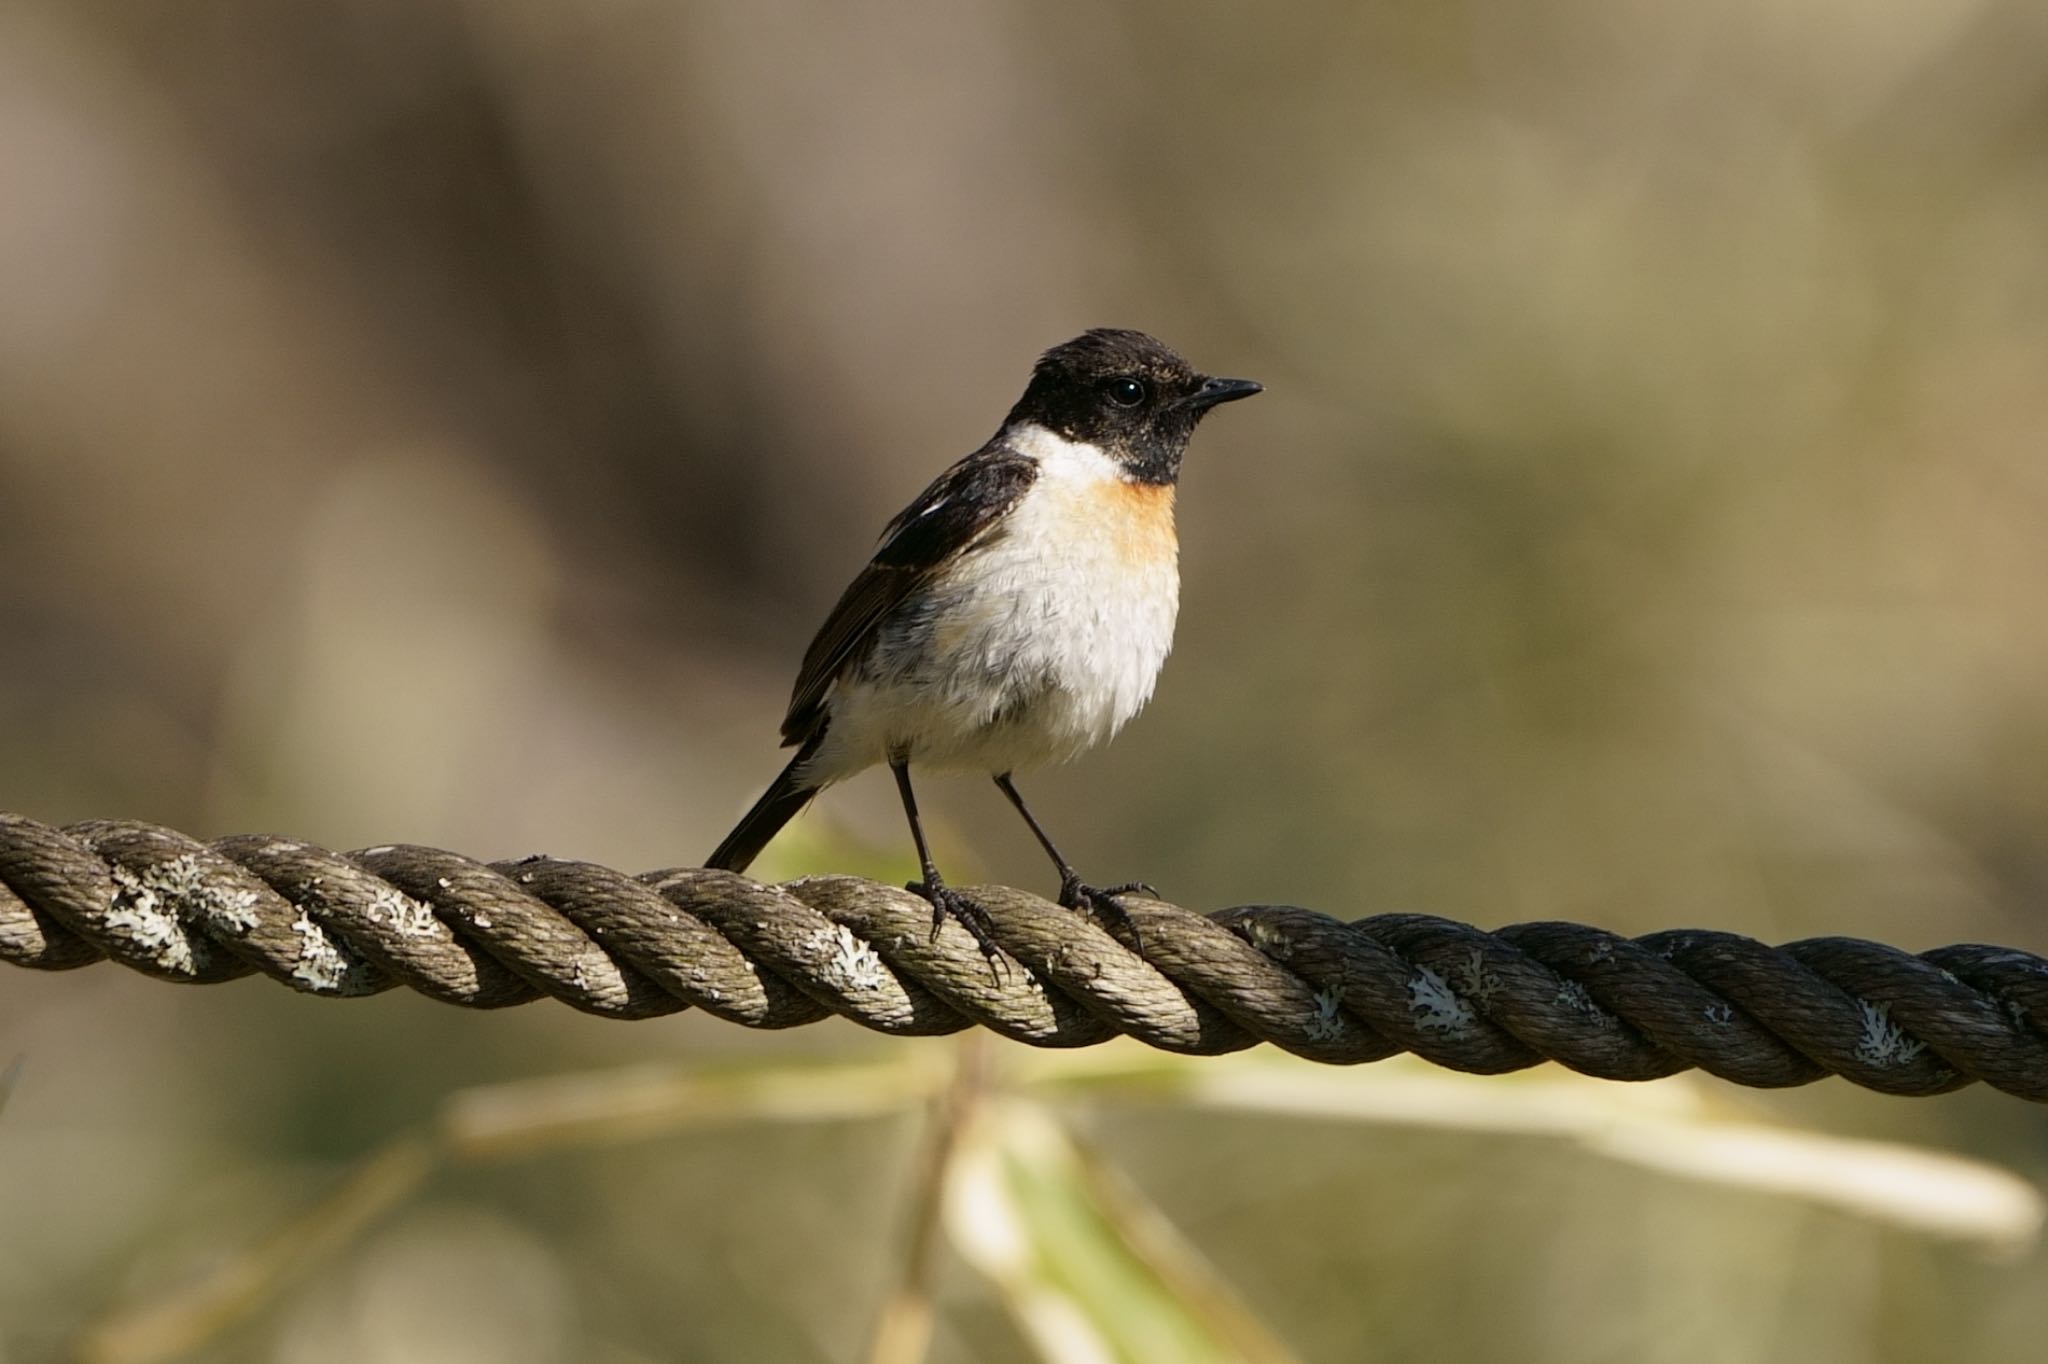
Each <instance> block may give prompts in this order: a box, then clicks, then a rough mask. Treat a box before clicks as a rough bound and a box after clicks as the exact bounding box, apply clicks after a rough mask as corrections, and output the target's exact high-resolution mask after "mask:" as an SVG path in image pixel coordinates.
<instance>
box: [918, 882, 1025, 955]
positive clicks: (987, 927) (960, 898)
mask: <svg viewBox="0 0 2048 1364" xmlns="http://www.w3.org/2000/svg"><path fill="white" fill-rule="evenodd" d="M903 888H904V889H905V890H907V891H909V892H910V893H911V894H913V895H917V896H921V897H923V898H924V899H926V900H929V901H930V902H931V906H932V936H933V937H934V938H936V937H938V936H939V930H940V929H941V928H943V927H945V924H946V920H948V919H951V920H952V921H953V922H954V923H957V924H959V925H960V926H961V927H962V928H964V929H966V930H967V933H968V936H969V937H971V938H973V939H974V945H975V946H976V947H979V948H980V949H981V955H982V957H983V958H984V959H985V960H986V961H987V962H988V973H989V975H990V977H991V978H995V977H997V972H998V968H1002V969H1007V964H1006V962H1005V959H1004V957H1003V954H1002V953H1003V950H1002V948H1001V947H999V946H997V944H996V939H995V920H993V919H991V918H989V916H988V911H987V910H985V909H983V908H982V907H981V906H980V905H978V904H976V903H975V902H974V901H973V900H972V899H970V898H969V897H968V896H965V895H962V894H961V893H960V892H959V891H957V890H954V889H953V888H952V887H951V886H947V885H942V884H940V883H938V882H926V881H911V882H909V883H907V884H906V885H905V886H904V887H903Z"/></svg>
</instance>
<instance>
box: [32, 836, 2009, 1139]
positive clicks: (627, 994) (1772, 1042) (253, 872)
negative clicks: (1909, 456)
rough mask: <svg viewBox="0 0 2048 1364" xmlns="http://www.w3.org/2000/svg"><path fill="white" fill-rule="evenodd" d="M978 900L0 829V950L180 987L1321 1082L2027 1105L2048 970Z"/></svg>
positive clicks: (1379, 921)
mask: <svg viewBox="0 0 2048 1364" xmlns="http://www.w3.org/2000/svg"><path fill="white" fill-rule="evenodd" d="M969 893H970V894H971V895H972V897H973V898H974V899H975V900H976V901H977V902H978V903H979V904H981V905H982V906H983V907H984V908H985V909H986V910H987V911H988V914H989V917H990V919H991V921H992V923H993V930H994V932H993V936H994V937H995V940H996V941H997V943H998V944H999V945H1000V946H1001V947H1002V949H1003V952H1004V955H1003V956H1002V957H1000V958H998V959H997V963H996V966H997V969H993V970H992V969H991V964H990V963H989V962H987V961H985V960H984V959H983V957H982V954H981V951H980V949H979V947H978V946H977V945H976V943H975V942H974V940H973V938H972V937H971V936H969V934H968V933H967V932H966V931H965V930H963V929H962V928H960V926H959V925H957V924H955V923H952V922H950V921H948V922H946V923H945V924H943V925H941V926H940V927H939V929H938V930H937V931H936V932H934V930H933V926H932V911H931V906H930V905H928V904H927V903H926V902H925V901H924V900H922V899H920V898H919V897H918V896H916V895H914V894H912V893H911V892H909V891H907V890H902V889H898V888H896V887H893V886H885V885H880V884H877V883H875V882H872V881H864V880H860V879H857V878H854V877H849V876H814V877H806V878H804V879H802V880H798V881H792V882H789V883H788V884H786V885H780V886H771V885H765V884H762V883H761V882H758V881H753V880H750V879H748V878H747V877H744V876H739V875H736V874H734V873H731V872H724V871H709V870H705V869H703V868H698V867H679V868H672V869H670V870H666V871H655V872H648V873H646V874H644V875H641V876H628V875H626V874H624V873H622V872H617V871H613V870H610V869H609V868H606V867H601V866H596V865H593V864H591V863H588V862H570V861H559V860H556V859H553V858H547V857H532V858H527V859H525V860H523V861H518V862H497V863H492V864H489V865H486V864H484V863H481V862H475V861H472V860H470V859H469V858H466V857H462V856H459V855H458V854H455V853H451V852H443V851H440V850H439V849H435V848H423V847H414V846H408V845H394V846H387V847H378V848H366V849H364V850H362V851H360V852H353V853H335V852H330V851H328V850H326V849H324V848H320V847H316V846H314V845H313V844H310V843H302V842H298V841H296V840H293V839H286V838H271V837H264V836H259V835H238V836H235V837H231V838H223V839H219V840H217V841H215V842H213V843H201V842H198V841H196V840H194V839H191V838H188V837H186V836H185V835H183V834H180V833H177V832H175V831H174V830H171V829H165V828H161V827H158V826H156V825H152V824H144V823H139V822H135V821H127V820H87V821H85V822H83V823H79V824H73V825H70V826H68V827H66V828H63V829H57V828H53V827H51V826H49V825H46V824H41V823H38V822H36V821H35V820H32V819H27V818H24V817H22V816H19V815H10V814H0V961H7V962H11V963H13V964H14V965H17V966H25V967H30V968H34V969H38V970H46V971H60V970H67V969H71V968H74V967H80V966H85V965H88V964H90V963H92V962H96V961H100V960H103V959H104V960H112V961H115V962H118V963H120V964H121V965H123V966H127V967H130V968H132V969H134V970H137V971H141V972H143V973H145V974H147V975H152V976H156V977H159V978H161V979H164V980H171V981H182V982H186V983H192V984H198V983H209V982H214V981H226V980H233V979H236V978H237V977H241V976H246V975H250V974H262V975H266V976H269V977H270V978H272V979H273V980H276V981H278V982H280V983H282V984H284V985H288V986H290V987H291V988H292V989H295V990H299V991H302V992H304V993H307V994H315V995H333V996H357V995H369V994H376V993H378V992H380V991H383V990H388V989H390V988H392V987H393V986H397V985H404V986H406V987H408V988H410V989H413V990H416V991H418V992H419V993H421V994H423V995H427V996H429V997H431V998H434V999H438V1000H444V1001H446V1002H447V1003H450V1004H460V1005H464V1006H466V1007H469V1008H477V1009H492V1008H501V1007H505V1006H507V1005H513V1004H524V1003H526V1002H528V1001H530V1000H535V999H539V998H542V997H543V996H545V997H549V998H553V999H557V1000H560V1001H561V1002H562V1003H564V1004H567V1005H569V1006H570V1007H571V1008H576V1009H581V1010H583V1011H585V1012H587V1013H593V1014H600V1015H603V1016H605V1017H608V1018H648V1017H652V1016H655V1015H660V1014H670V1013H675V1012H678V1011H680V1010H683V1009H687V1008H698V1009H703V1010H704V1011H706V1012H707V1013H711V1014H715V1015H716V1016H718V1017H719V1018H723V1019H727V1020H729V1021H731V1022H734V1023H739V1024H742V1025H744V1026H746V1027H750V1028H787V1027H794V1026H796V1025H798V1024H802V1023H812V1022H816V1021H817V1020H819V1019H822V1018H825V1017H827V1016H830V1015H835V1014H836V1015H838V1016H840V1017H842V1018H849V1019H852V1020H853V1021H854V1022H856V1023H859V1024H862V1025H863V1026H865V1027H869V1028H873V1029H875V1030H877V1031H880V1032H886V1033H898V1034H907V1035H932V1034H939V1033H951V1032H957V1031H960V1030H961V1029H963V1028H967V1027H971V1026H974V1025H977V1024H979V1025H980V1026H982V1027H986V1028H990V1029H993V1030H994V1031H996V1032H998V1033H1001V1034H1002V1035H1003V1036H1005V1037H1009V1038H1013V1039H1015V1040H1017V1041H1019V1042H1026V1043H1029V1044H1031V1045H1033V1046H1040V1047H1080V1046H1089V1045H1092V1044H1094V1043H1097V1042H1101V1041H1105V1040H1107V1039H1108V1038H1111V1037H1114V1036H1117V1035H1119V1034H1122V1035H1128V1036H1131V1037H1135V1038H1137V1039H1139V1040H1140V1041H1143V1042H1145V1043H1147V1044H1149V1045H1151V1046H1154V1047H1159V1048H1162V1049H1164V1050H1166V1051H1175V1052H1185V1053H1191V1054H1197V1055H1214V1054H1217V1053H1222V1052H1230V1051H1238V1050H1241V1049H1243V1048H1246V1047H1250V1046H1253V1045H1255V1044H1257V1043H1260V1042H1270V1043H1272V1044H1273V1045H1275V1046H1277V1047H1281V1048H1284V1049H1285V1050H1287V1051H1290V1052H1293V1053H1294V1054H1296V1055H1297V1056H1303V1057H1306V1058H1308V1059H1310V1060H1313V1061H1324V1062H1333V1063H1339V1064H1347V1063H1355V1062H1360V1061H1374V1060H1379V1059H1381V1058H1383V1057H1386V1056H1391V1055H1393V1054H1395V1053H1397V1052H1402V1051H1408V1052H1413V1053H1415V1054H1416V1055H1417V1056H1420V1057H1423V1058H1424V1059H1426V1060H1429V1061H1432V1062H1434V1063H1436V1064H1437V1065H1441V1066H1448V1067H1450V1068H1452V1069H1455V1070H1463V1071H1471V1072H1475V1073H1480V1074H1496V1073H1500V1072H1503V1071H1512V1070H1520V1069H1523V1068H1524V1067H1527V1066H1532V1065H1535V1064H1536V1063H1538V1062H1540V1061H1545V1060H1550V1061H1556V1062H1558V1063H1560V1064H1562V1065H1565V1066H1569V1067H1570V1068H1571V1069H1573V1070H1576V1071H1580V1072H1583V1073H1584V1074H1587V1075H1593V1076H1598V1077H1601V1078H1604V1079H1610V1080H1649V1079H1655V1078H1657V1077H1660V1076H1664V1075H1670V1074H1673V1073H1675V1072H1678V1071H1682V1070H1687V1069H1690V1068H1693V1067H1698V1068H1699V1069H1701V1070H1704V1071H1706V1072H1708V1073H1709V1074H1712V1075H1716V1076H1719V1077H1720V1078H1722V1079H1724V1080H1729V1081H1733V1082H1734V1083H1736V1084H1742V1085H1752V1086H1760V1087H1779V1086H1786V1085H1800V1084H1806V1083H1808V1082H1810V1081H1812V1080H1816V1079H1819V1078H1820V1077H1822V1076H1824V1075H1839V1076H1841V1077H1843V1078H1844V1079H1847V1080H1851V1081H1853V1082H1855V1083H1856V1084H1859V1085H1863V1086H1866V1087H1868V1088H1870V1089H1874V1090H1879V1091H1881V1092H1883V1093H1887V1094H1913V1095H1918V1094H1941V1093H1945V1092H1947V1091H1950V1090H1953V1089H1957V1088H1960V1087H1961V1086H1963V1085H1966V1084H1969V1083H1971V1082H1972V1081H1978V1080H1981V1081H1983V1082H1984V1083H1986V1084H1988V1085H1992V1086H1994V1087H1996V1088H1997V1089H2000V1090H2002V1091H2004V1092H2005V1093H2007V1094H2011V1095H2015V1096H2017V1097H2019V1098H2023V1099H2032V1100H2036V1101H2042V1100H2048V960H2044V959H2043V958H2041V957H2038V956H2034V955H2032V954H2030V953H2026V952H2020V951H2016V950H2013V949H2010V948H2002V947H1989V946H1980V945H1968V944H1966V945H1958V946H1952V947H1940V948H1935V949H1934V950H1932V951H1929V952H1923V953H1920V954H1919V955H1917V956H1916V955H1913V954H1911V953H1907V952H1903V951H1900V950H1899V949H1897V948H1892V947H1886V946H1884V945H1882V944H1879V943H1874V942H1866V941H1863V940H1860V939H1856V938H1809V939H1806V940H1804V941H1801V942H1794V943H1787V944H1786V945H1784V946H1782V947H1770V946H1766V945H1765V944H1763V943H1760V942H1757V941H1755V940H1753V939H1750V938H1745V937H1741V936H1739V935H1737V934H1733V933H1716V932H1705V931H1690V930H1687V931H1671V932H1662V933H1651V934H1647V935H1645V936H1643V937H1640V938H1625V937H1620V936H1618V935H1616V934H1613V933H1609V932H1606V931H1604V930H1602V929H1598V928H1591V927H1588V926H1586V925H1583V924H1572V923H1529V924H1517V925H1514V926H1511V927H1508V928H1502V929H1497V930H1495V931H1492V932H1486V931H1482V930H1480V929H1477V928H1474V927H1472V926H1470V925H1468V924H1462V923H1458V922H1455V921H1453V920H1449V919H1439V918H1433V917H1430V916H1428V915H1422V914H1379V915H1374V916H1372V917H1370V918H1366V919H1360V920H1357V921H1355V922H1352V923H1344V922H1342V921H1340V920H1337V919H1333V918H1330V917H1329V916H1327V915H1323V914H1318V913H1314V912H1312V911H1310V910H1305V909H1295V908H1291V907H1288V906H1284V905H1246V906H1242V907H1240V908H1237V909H1228V910H1223V911H1220V912H1218V913H1216V914H1211V915H1201V914H1196V913H1193V912H1191V911H1189V910H1185V909H1180V908H1177V907H1176V906H1173V905H1170V904H1166V903H1164V902H1161V901H1156V900H1149V899H1143V898H1139V897H1130V898H1126V899H1124V900H1123V901H1122V902H1121V903H1122V904H1123V906H1124V907H1125V909H1126V911H1127V912H1128V914H1129V918H1130V923H1131V926H1132V927H1133V928H1135V930H1136V937H1135V938H1133V939H1132V943H1133V944H1135V945H1136V946H1137V947H1138V948H1140V949H1141V951H1138V950H1133V947H1132V945H1127V944H1126V943H1124V942H1121V941H1119V940H1118V939H1117V938H1116V937H1114V936H1112V935H1111V934H1110V933H1109V932H1107V931H1105V930H1104V928H1103V927H1102V926H1101V925H1099V924H1098V923H1097V922H1096V921H1094V920H1092V919H1090V918H1087V917H1085V916H1083V915H1080V914H1076V913H1074V912H1073V911H1070V910H1067V909H1063V908H1061V907H1060V906H1058V905H1056V904H1053V903H1051V902H1050V901H1047V900H1042V899H1040V898H1038V897H1037V896H1035V895H1030V894H1027V893H1025V892H1023V891H1019V890H1013V889H1010V888H1008V887H1003V886H979V887H972V888H969Z"/></svg>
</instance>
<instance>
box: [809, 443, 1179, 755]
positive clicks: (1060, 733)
mask: <svg viewBox="0 0 2048 1364" xmlns="http://www.w3.org/2000/svg"><path fill="white" fill-rule="evenodd" d="M1010 437H1011V444H1013V445H1014V446H1016V448H1018V449H1019V450H1021V451H1023V452H1024V453H1027V454H1030V455H1033V456H1035V457H1036V458H1037V460H1038V462H1039V472H1038V477H1037V478H1036V479H1035V480H1034V481H1033V482H1032V485H1031V487H1030V488H1029V489H1028V490H1026V492H1025V494H1024V496H1023V497H1022V498H1020V499H1019V500H1018V503H1017V505H1016V506H1015V507H1014V508H1012V509H1011V511H1010V512H1009V514H1008V516H1007V517H1005V519H1004V521H1003V524H1002V526H1001V528H1000V530H998V531H997V532H996V533H995V534H993V535H992V536H991V537H990V538H989V539H988V540H987V541H985V542H984V543H983V544H981V545H980V546H978V547H977V548H975V549H974V550H972V551H970V552H969V553H968V554H967V555H966V556H964V557H963V558H962V559H961V560H960V561H959V563H958V564H957V565H956V566H955V567H954V568H953V570H952V571H950V572H949V573H947V574H945V575H944V576H943V577H942V578H941V579H940V580H939V581H937V582H936V583H934V584H933V585H932V587H931V588H930V589H929V590H928V591H926V592H925V593H923V594H922V595H920V596H918V597H916V598H913V599H912V600H911V601H907V602H906V603H905V604H904V605H903V607H901V608H899V609H898V610H897V611H896V612H895V613H894V614H893V615H892V616H891V617H890V618H889V619H888V620H887V621H885V622H884V623H883V624H882V626H881V627H880V628H879V630H878V634H877V638H876V641H875V645H874V647H873V649H872V650H870V651H869V652H868V654H867V656H866V658H865V659H864V660H863V662H862V663H861V664H860V665H858V666H857V667H856V668H855V669H854V670H853V671H852V672H851V673H849V675H848V676H846V677H844V678H842V679H841V680H840V682H839V683H838V685H837V686H836V688H835V689H834V692H833V695H832V697H831V700H830V702H829V704H830V707H831V722H830V725H829V727H828V728H827V730H826V734H825V739H824V742H823V744H822V745H821V746H820V748H819V751H818V754H817V756H816V757H815V758H814V759H813V760H812V762H811V763H810V764H809V765H808V766H807V768H806V772H807V774H808V775H810V776H812V777H813V778H814V779H816V780H818V781H819V782H820V784H823V783H825V782H831V781H836V780H839V779H840V778H842V777H846V776H850V775H852V774H853V773H855V772H858V771H860V770H861V769H863V768H866V767H870V766H873V765H874V764H876V763H880V762H886V761H890V760H892V759H895V758H899V757H901V758H907V759H908V760H909V761H910V762H912V763H914V764H918V765H922V766H933V767H945V768H956V769H968V770H974V771H983V772H995V773H1001V772H1010V771H1019V770H1023V769H1026V768H1030V767H1035V766H1040V765H1042V764H1046V763H1056V762H1065V761H1067V760H1069V759H1071V758H1073V757H1075V756H1077V755H1078V754H1080V753H1082V752H1083V751H1085V750H1087V749H1089V748H1092V747H1093V746H1095V745H1096V744H1099V743H1102V742H1104V741H1105V740H1107V739H1108V738H1109V737H1110V736H1111V735H1113V734H1115V733H1116V732H1117V730H1118V729H1120V728H1122V727H1123V725H1124V722H1125V721H1127V720H1129V719H1130V718H1131V717H1132V716H1133V715H1136V714H1137V713H1138V711H1139V710H1140V709H1141V708H1142V707H1143V706H1144V704H1145V702H1146V701H1148V700H1150V699H1151V696H1152V687H1153V683H1154V682H1155V681H1156V680H1157V678H1158V676H1159V669H1160V665H1162V664H1163V663H1164V662H1165V661H1166V655H1167V653H1168V651H1169V650H1171V649H1172V647H1173V626H1174V618H1175V616H1176V614H1177V613H1178V611H1179V606H1180V573H1179V566H1178V562H1177V555H1176V554H1175V551H1174V540H1173V534H1172V516H1173V504H1172V497H1173V490H1172V489H1171V488H1162V487H1150V486H1140V487H1134V486H1133V485H1131V484H1130V483H1129V482H1128V481H1127V480H1126V479H1125V478H1124V476H1123V474H1122V471H1121V470H1120V468H1119V467H1118V466H1117V464H1116V463H1115V462H1114V461H1113V460H1111V459H1110V458H1109V457H1108V456H1106V455H1104V454H1103V453H1102V452H1101V451H1100V450H1098V449H1096V448H1095V447H1093V446H1090V445H1076V444H1071V443H1069V442H1067V441H1064V440H1061V439H1060V438H1059V437H1057V436H1054V435H1052V434H1051V433H1050V432H1047V431H1045V430H1044V429H1043V428H1041V427H1036V426H1032V427H1025V428H1020V429H1019V430H1016V431H1012V432H1011V433H1010Z"/></svg>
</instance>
